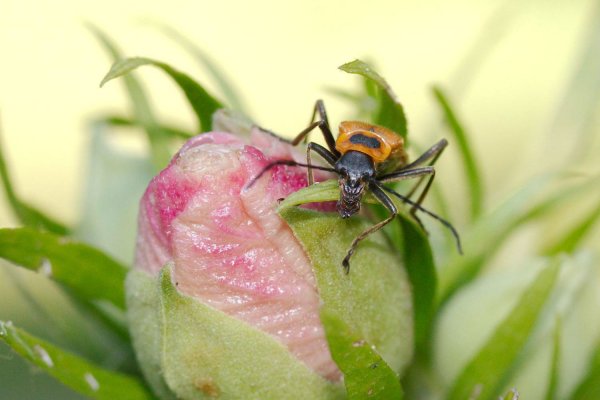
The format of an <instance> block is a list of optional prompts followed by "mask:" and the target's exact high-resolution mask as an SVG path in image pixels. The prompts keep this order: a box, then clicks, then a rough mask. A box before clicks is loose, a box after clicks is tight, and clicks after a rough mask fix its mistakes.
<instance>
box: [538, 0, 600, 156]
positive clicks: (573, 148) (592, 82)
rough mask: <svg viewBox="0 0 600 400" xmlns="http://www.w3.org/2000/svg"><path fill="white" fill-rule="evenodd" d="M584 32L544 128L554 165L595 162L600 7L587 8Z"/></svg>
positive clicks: (599, 99) (599, 100)
mask: <svg viewBox="0 0 600 400" xmlns="http://www.w3.org/2000/svg"><path fill="white" fill-rule="evenodd" d="M587 17H588V18H589V20H586V24H587V27H586V31H585V33H584V34H583V36H582V37H581V44H582V46H581V50H580V54H578V55H577V56H576V57H573V61H572V65H573V66H574V68H573V69H572V72H571V73H572V75H571V77H570V79H569V82H567V85H566V88H565V89H563V93H564V95H563V96H562V98H561V99H560V104H559V105H558V107H557V108H556V110H554V112H553V113H552V117H553V118H552V120H551V121H549V123H548V124H547V126H548V127H549V129H548V130H547V135H548V136H547V140H548V141H549V142H550V143H552V146H548V147H547V149H548V150H551V149H556V150H557V151H556V152H554V153H552V154H550V155H548V154H545V157H548V156H550V158H549V159H550V160H552V162H553V165H556V161H557V159H558V160H561V161H562V162H563V163H564V164H565V165H566V166H567V167H570V166H571V165H572V164H573V160H580V159H582V158H583V156H584V155H585V156H588V157H589V158H591V160H592V161H595V160H596V154H595V152H591V150H593V149H596V147H595V146H593V143H594V140H595V138H597V134H598V122H597V121H598V107H599V106H600V74H598V70H600V40H598V38H599V37H600V6H598V4H596V3H592V4H590V6H589V10H588V14H587Z"/></svg>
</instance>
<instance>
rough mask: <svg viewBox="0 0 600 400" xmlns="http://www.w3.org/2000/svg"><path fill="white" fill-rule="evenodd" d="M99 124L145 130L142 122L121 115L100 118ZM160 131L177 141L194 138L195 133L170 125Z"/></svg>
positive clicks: (161, 127)
mask: <svg viewBox="0 0 600 400" xmlns="http://www.w3.org/2000/svg"><path fill="white" fill-rule="evenodd" d="M97 121H98V122H101V123H105V124H107V125H109V126H116V127H119V126H123V127H139V128H143V127H144V126H143V124H142V122H141V121H138V120H134V119H131V118H127V117H123V116H119V115H108V116H106V117H102V118H98V120H97ZM160 129H162V130H163V131H164V132H165V133H166V134H167V135H169V136H170V137H172V138H175V139H184V140H187V139H189V138H191V137H192V136H194V134H193V133H191V132H187V131H185V130H183V129H181V128H178V127H175V126H169V125H160Z"/></svg>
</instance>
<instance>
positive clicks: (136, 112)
mask: <svg viewBox="0 0 600 400" xmlns="http://www.w3.org/2000/svg"><path fill="white" fill-rule="evenodd" d="M88 28H89V29H90V30H91V31H92V33H93V34H94V35H95V36H96V38H97V39H98V40H99V41H100V43H101V44H102V45H103V46H104V48H105V49H106V51H107V52H108V53H109V55H110V56H111V58H112V59H113V62H115V63H117V62H118V61H119V60H121V59H122V58H123V56H122V55H121V52H120V51H119V49H118V48H117V46H116V45H115V44H114V43H113V41H112V40H111V39H110V38H109V37H108V35H106V34H105V33H104V32H102V31H101V30H100V29H98V28H97V27H95V26H93V25H88ZM124 83H125V88H126V90H127V95H128V96H129V99H130V101H131V106H132V108H133V110H132V112H133V119H134V120H135V121H138V123H139V124H140V125H141V126H143V127H144V131H145V132H146V136H147V138H148V142H149V143H150V153H151V159H152V162H153V164H154V167H155V169H156V170H160V169H162V168H164V167H165V166H166V165H167V164H168V163H169V160H170V159H171V151H170V150H169V142H170V140H169V139H170V138H169V134H168V133H167V132H165V131H164V130H163V129H161V126H160V124H159V123H158V121H157V119H156V116H155V115H154V111H153V109H152V106H151V105H150V102H149V100H148V98H149V96H148V95H147V94H146V91H145V90H144V88H143V86H142V84H141V83H140V82H139V81H138V79H137V78H136V77H135V76H133V75H127V76H125V77H124Z"/></svg>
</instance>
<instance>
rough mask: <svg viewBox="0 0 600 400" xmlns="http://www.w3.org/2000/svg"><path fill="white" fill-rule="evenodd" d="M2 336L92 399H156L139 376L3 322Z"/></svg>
mask: <svg viewBox="0 0 600 400" xmlns="http://www.w3.org/2000/svg"><path fill="white" fill-rule="evenodd" d="M0 338H1V339H2V340H4V341H5V342H6V343H7V344H8V345H9V346H10V347H11V348H12V349H13V350H14V351H16V352H17V353H19V354H20V355H21V356H22V357H23V358H25V359H26V360H28V361H30V362H31V363H33V364H35V365H36V366H37V367H39V368H41V369H42V370H44V371H45V372H47V373H48V374H50V375H52V376H53V377H54V378H56V379H57V380H59V381H60V382H62V383H63V384H65V385H67V386H68V387H70V388H71V389H73V390H75V391H77V392H79V393H81V394H83V395H85V396H88V397H90V398H93V399H107V400H113V399H132V400H134V399H154V396H152V394H151V393H149V392H148V390H147V389H146V387H145V386H144V384H143V383H142V382H140V381H138V380H137V379H135V378H133V377H131V376H128V375H125V374H120V373H117V372H114V371H109V370H106V369H103V368H100V367H98V366H96V365H94V364H92V363H91V362H89V361H86V360H84V359H83V358H81V357H78V356H76V355H74V354H71V353H69V352H67V351H65V350H62V349H60V348H58V347H56V346H54V345H52V344H50V343H48V342H46V341H43V340H41V339H39V338H36V337H34V336H32V335H30V334H28V333H27V332H25V331H24V330H22V329H19V328H16V327H14V326H13V325H12V324H11V323H10V322H2V321H0Z"/></svg>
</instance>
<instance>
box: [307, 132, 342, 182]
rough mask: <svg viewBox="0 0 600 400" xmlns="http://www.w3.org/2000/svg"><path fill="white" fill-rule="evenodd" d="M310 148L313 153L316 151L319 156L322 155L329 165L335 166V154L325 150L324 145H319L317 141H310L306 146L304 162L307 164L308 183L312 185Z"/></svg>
mask: <svg viewBox="0 0 600 400" xmlns="http://www.w3.org/2000/svg"><path fill="white" fill-rule="evenodd" d="M311 150H312V151H314V152H315V153H317V154H318V155H320V156H321V157H323V159H324V160H325V161H327V163H328V164H329V165H331V166H332V167H335V162H336V158H335V155H334V154H332V153H331V152H330V151H329V150H327V149H326V148H325V147H323V146H321V145H320V144H318V143H314V142H310V143H309V144H308V146H306V163H307V164H308V184H309V185H312V184H313V183H314V177H313V166H312V163H311V158H310V151H311Z"/></svg>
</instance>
